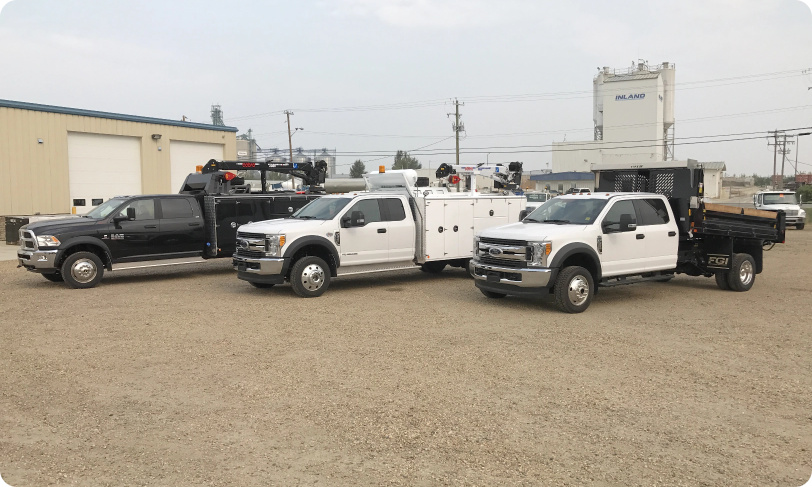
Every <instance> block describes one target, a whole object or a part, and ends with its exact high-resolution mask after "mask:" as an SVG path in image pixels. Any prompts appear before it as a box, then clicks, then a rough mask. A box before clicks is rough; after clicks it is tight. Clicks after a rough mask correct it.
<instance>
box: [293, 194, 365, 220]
mask: <svg viewBox="0 0 812 487" xmlns="http://www.w3.org/2000/svg"><path fill="white" fill-rule="evenodd" d="M350 201H352V198H319V199H317V200H313V201H311V202H310V203H308V204H306V205H305V206H303V207H301V208H300V209H299V211H297V212H296V213H294V214H293V215H291V218H301V219H303V220H332V219H333V218H335V216H336V215H338V213H339V212H340V211H341V210H342V209H343V208H344V207H345V206H347V203H349V202H350Z"/></svg>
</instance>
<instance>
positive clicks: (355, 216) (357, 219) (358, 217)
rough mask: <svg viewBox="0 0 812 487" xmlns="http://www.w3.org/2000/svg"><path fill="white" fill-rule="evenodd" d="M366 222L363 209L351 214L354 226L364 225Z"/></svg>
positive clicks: (351, 222)
mask: <svg viewBox="0 0 812 487" xmlns="http://www.w3.org/2000/svg"><path fill="white" fill-rule="evenodd" d="M366 224H367V222H366V219H365V218H364V213H363V212H362V211H357V210H356V211H353V212H352V213H351V214H350V225H352V226H354V227H363V226H364V225H366Z"/></svg>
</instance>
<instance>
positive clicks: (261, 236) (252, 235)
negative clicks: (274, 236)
mask: <svg viewBox="0 0 812 487" xmlns="http://www.w3.org/2000/svg"><path fill="white" fill-rule="evenodd" d="M237 238H258V239H262V240H265V234H264V233H249V232H239V231H238V232H237Z"/></svg>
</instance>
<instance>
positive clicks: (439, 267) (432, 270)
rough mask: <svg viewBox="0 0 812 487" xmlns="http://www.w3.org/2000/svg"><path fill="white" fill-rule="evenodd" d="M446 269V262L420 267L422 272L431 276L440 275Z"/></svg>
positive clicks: (426, 264)
mask: <svg viewBox="0 0 812 487" xmlns="http://www.w3.org/2000/svg"><path fill="white" fill-rule="evenodd" d="M443 269H445V262H426V263H425V264H423V265H421V266H420V270H421V271H423V272H428V273H429V274H439V273H441V272H443Z"/></svg>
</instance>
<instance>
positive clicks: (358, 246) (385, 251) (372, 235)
mask: <svg viewBox="0 0 812 487" xmlns="http://www.w3.org/2000/svg"><path fill="white" fill-rule="evenodd" d="M353 212H360V213H362V214H363V216H364V221H363V223H361V224H358V225H351V226H345V225H344V224H342V225H341V227H342V228H341V230H340V231H341V245H340V251H341V266H342V267H343V266H347V265H361V264H378V263H385V262H386V261H387V260H388V259H389V234H388V233H387V224H386V222H384V221H382V220H383V219H382V217H381V209H380V206H379V204H378V199H375V198H369V199H363V200H359V201H356V202H355V203H354V204H352V205H351V206H350V208H349V209H348V210H346V211H345V212H344V213H342V215H341V217H340V219H339V221H345V219H346V218H351V217H352V215H353Z"/></svg>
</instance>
